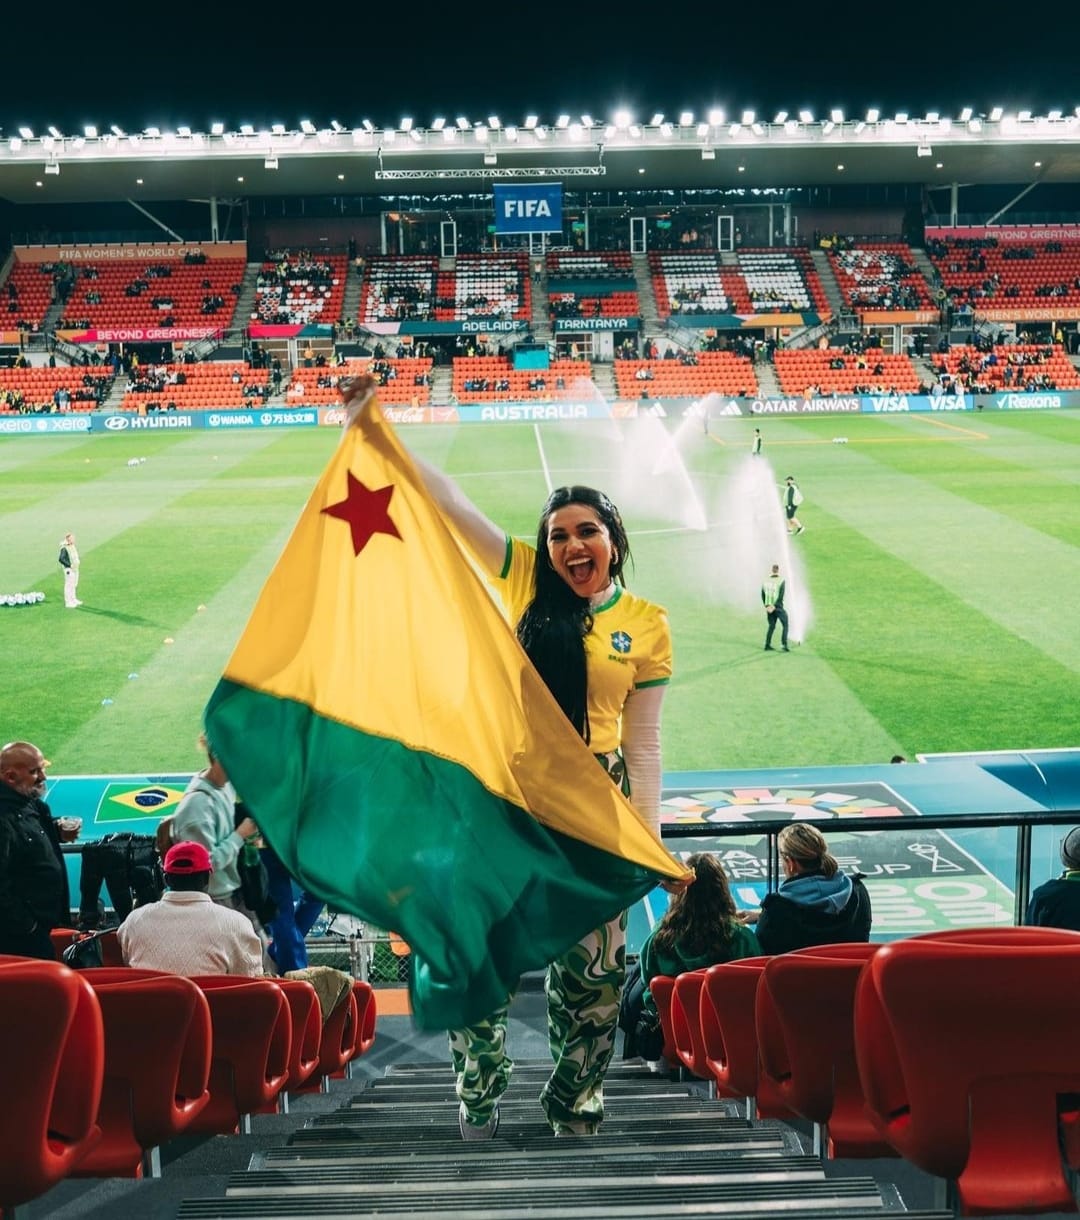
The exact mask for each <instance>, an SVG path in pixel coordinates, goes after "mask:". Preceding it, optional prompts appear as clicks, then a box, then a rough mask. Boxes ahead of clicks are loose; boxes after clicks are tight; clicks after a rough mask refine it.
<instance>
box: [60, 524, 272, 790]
mask: <svg viewBox="0 0 1080 1220" xmlns="http://www.w3.org/2000/svg"><path fill="white" fill-rule="evenodd" d="M292 526H293V522H292V521H289V522H288V523H287V524H284V525H283V524H280V523H279V524H277V528H273V529H268V530H267V532H266V533H265V534H264V535H263V536H261V537H260V538H259V539H258V540H256V537H255V536H254V532H253V531H252V532H249V533H248V535H247V539H248V552H247V555H246V556H245V560H246V561H245V562H243V563H242V565H241V566H239V567H234V568H233V569H232V570H231V573H230V578H229V579H226V580H224V581H223V582H222V583H220V584H219V585H218V586H217V587H216V589H215V590H214V591H213V592H212V594H210V593H208V582H209V579H210V575H209V574H207V584H204V585H203V586H202V587H201V588H195V587H192V588H189V589H188V590H187V591H186V592H187V593H188V597H187V599H186V602H185V604H184V607H183V610H184V613H185V617H184V618H183V619H182V620H181V619H180V618H179V616H178V618H177V622H176V625H175V626H174V627H173V629H172V630H173V639H174V641H175V642H174V643H173V644H171V645H166V644H163V643H162V642H161V639H160V637H158V638H157V640H156V646H155V647H153V648H152V649H150V650H148V651H147V653H146V655H145V656H144V658H143V659H142V661H141V663H140V667H139V669H138V671H137V672H138V674H139V677H138V678H137V679H134V680H128V679H127V677H126V674H125V675H121V676H120V677H119V679H118V680H117V682H116V683H115V685H114V686H113V687H112V688H111V689H110V691H109V692H108V696H107V697H111V698H112V699H113V701H114V702H113V703H112V705H110V706H106V707H103V706H101V703H100V698H99V699H98V701H97V703H96V704H94V705H93V707H92V710H91V712H90V714H89V715H87V716H86V717H85V718H84V719H83V720H82V721H81V723H79V724H78V725H76V726H74V728H73V729H72V731H71V733H70V735H69V736H68V737H67V738H66V739H65V740H63V741H62V742H60V743H58V745H57V746H55V747H52V746H50V749H52V750H54V751H55V753H54V757H55V758H56V759H57V761H58V762H61V761H62V764H63V766H64V769H65V770H69V771H74V772H80V771H92V770H95V769H97V768H99V767H100V765H101V762H102V754H103V749H102V746H103V743H104V742H112V743H115V745H116V747H117V755H118V757H117V759H116V768H115V769H117V770H121V771H123V770H128V769H131V770H139V769H140V768H141V767H144V766H151V764H152V766H153V767H154V768H157V769H161V770H181V771H182V770H188V769H191V770H195V769H197V768H198V766H199V765H200V757H199V753H198V750H197V748H196V738H197V736H198V733H199V730H200V728H201V716H202V710H203V708H204V707H205V705H206V701H207V699H209V697H210V694H211V692H212V691H213V688H214V685H215V684H216V682H217V680H218V678H219V677H220V675H221V673H222V671H223V670H224V667H225V664H226V662H227V661H228V658H229V656H230V655H231V654H232V650H233V647H234V646H235V644H236V641H237V639H238V638H239V635H240V632H241V631H242V630H243V626H244V624H245V623H246V622H247V619H248V616H249V614H250V612H251V609H252V607H253V605H254V603H255V598H256V597H257V595H258V591H259V589H261V588H262V585H263V582H264V581H265V580H266V577H267V575H268V574H269V572H270V569H271V568H272V567H273V565H274V563H275V561H276V560H277V557H278V555H279V554H280V552H281V548H282V547H283V546H284V545H285V541H286V539H287V537H288V535H289V533H290V532H291V530H292ZM211 541H213V540H211ZM222 575H223V573H222V572H221V571H218V572H217V573H216V576H217V577H218V578H220V577H221V576H222ZM197 596H203V597H204V600H205V605H206V609H205V610H204V611H199V610H198V609H197V603H196V597H197ZM101 697H106V695H105V694H104V692H103V693H102V696H101ZM90 702H91V703H93V700H90ZM132 758H134V759H137V761H136V762H134V763H132V762H129V759H132Z"/></svg>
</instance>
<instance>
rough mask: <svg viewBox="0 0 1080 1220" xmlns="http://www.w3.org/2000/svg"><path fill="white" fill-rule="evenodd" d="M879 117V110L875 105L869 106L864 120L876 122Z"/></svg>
mask: <svg viewBox="0 0 1080 1220" xmlns="http://www.w3.org/2000/svg"><path fill="white" fill-rule="evenodd" d="M880 118H881V111H880V110H879V109H878V108H877V107H876V106H871V107H870V109H869V110H868V111H867V112H866V121H867V122H868V123H876V122H877V121H878V119H880Z"/></svg>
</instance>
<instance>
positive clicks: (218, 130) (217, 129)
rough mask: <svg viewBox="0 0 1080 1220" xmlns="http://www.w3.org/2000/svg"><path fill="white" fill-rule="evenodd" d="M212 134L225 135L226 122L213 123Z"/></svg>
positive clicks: (120, 134) (118, 133)
mask: <svg viewBox="0 0 1080 1220" xmlns="http://www.w3.org/2000/svg"><path fill="white" fill-rule="evenodd" d="M113 131H116V128H115V127H114V128H113ZM116 134H117V135H118V136H122V135H123V134H124V133H123V132H122V131H116ZM210 134H211V135H212V136H222V135H224V134H225V124H224V123H212V124H211V126H210Z"/></svg>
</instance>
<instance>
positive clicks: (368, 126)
mask: <svg viewBox="0 0 1080 1220" xmlns="http://www.w3.org/2000/svg"><path fill="white" fill-rule="evenodd" d="M361 126H362V127H363V129H364V130H365V131H368V132H371V131H374V130H375V124H374V123H373V122H372V121H371V120H370V119H365V120H364V121H363V123H362V124H361Z"/></svg>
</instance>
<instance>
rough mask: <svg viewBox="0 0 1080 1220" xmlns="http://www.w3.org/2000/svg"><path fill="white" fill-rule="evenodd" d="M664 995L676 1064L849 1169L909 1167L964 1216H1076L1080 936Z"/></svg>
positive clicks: (716, 976)
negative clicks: (895, 1161)
mask: <svg viewBox="0 0 1080 1220" xmlns="http://www.w3.org/2000/svg"><path fill="white" fill-rule="evenodd" d="M649 987H650V991H651V993H652V995H653V998H654V1000H655V1001H656V1004H657V1007H658V1008H659V1011H660V1016H661V1021H662V1024H663V1027H664V1036H665V1051H664V1053H665V1057H666V1058H668V1059H670V1060H671V1061H672V1062H681V1063H682V1064H683V1065H685V1067H687V1068H688V1069H689V1070H690V1071H691V1072H693V1073H694V1075H696V1076H699V1077H702V1078H704V1079H707V1080H709V1081H710V1082H711V1083H712V1085H713V1087H714V1088H715V1090H716V1091H718V1092H720V1093H721V1094H723V1095H724V1096H731V1097H746V1098H752V1099H755V1101H754V1104H755V1106H756V1112H757V1115H758V1116H759V1117H773V1118H777V1117H779V1118H790V1117H792V1116H793V1115H798V1116H801V1117H803V1118H805V1119H809V1120H810V1121H811V1122H813V1123H815V1124H818V1125H819V1127H820V1128H821V1129H822V1130H823V1131H824V1133H825V1135H826V1137H827V1139H828V1146H829V1150H830V1152H831V1153H832V1154H833V1155H835V1156H845V1157H877V1156H883V1155H891V1156H895V1155H899V1156H902V1157H904V1158H905V1159H907V1160H908V1161H910V1162H912V1163H913V1164H914V1165H916V1166H918V1167H919V1168H920V1169H922V1170H923V1171H924V1172H926V1173H930V1174H933V1175H936V1176H938V1177H941V1178H945V1179H947V1180H949V1181H951V1182H955V1184H956V1189H957V1195H958V1199H959V1202H960V1205H961V1209H962V1211H963V1213H964V1214H968V1215H971V1214H990V1213H1001V1212H1020V1211H1023V1212H1029V1211H1031V1212H1034V1211H1075V1210H1076V1204H1075V1200H1074V1197H1073V1194H1072V1190H1071V1187H1070V1183H1069V1175H1070V1174H1071V1173H1074V1172H1075V1171H1076V1170H1077V1169H1080V1039H1077V1037H1076V1029H1077V1025H1078V1022H1080V933H1076V932H1065V931H1059V930H1057V929H1046V928H1012V927H1006V928H977V929H968V930H957V931H948V932H937V933H929V934H927V935H924V936H916V937H911V938H909V939H906V940H902V941H897V942H894V943H892V944H887V945H872V944H839V945H822V946H816V947H814V948H810V949H801V950H797V951H796V952H793V953H785V954H780V955H778V956H776V957H752V958H745V959H743V960H741V961H734V962H727V963H724V964H723V965H719V966H712V967H710V968H709V969H707V970H699V971H694V972H692V973H688V974H682V975H680V976H679V977H678V978H670V977H666V976H661V977H658V978H654V979H652V980H651V982H650V984H649ZM1062 1150H1064V1155H1063V1152H1062Z"/></svg>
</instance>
